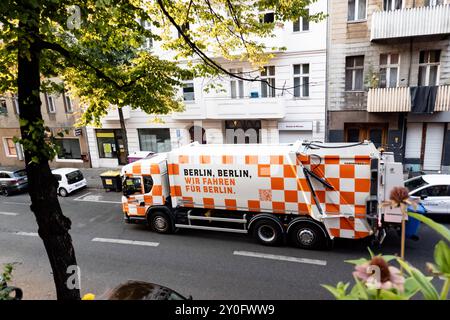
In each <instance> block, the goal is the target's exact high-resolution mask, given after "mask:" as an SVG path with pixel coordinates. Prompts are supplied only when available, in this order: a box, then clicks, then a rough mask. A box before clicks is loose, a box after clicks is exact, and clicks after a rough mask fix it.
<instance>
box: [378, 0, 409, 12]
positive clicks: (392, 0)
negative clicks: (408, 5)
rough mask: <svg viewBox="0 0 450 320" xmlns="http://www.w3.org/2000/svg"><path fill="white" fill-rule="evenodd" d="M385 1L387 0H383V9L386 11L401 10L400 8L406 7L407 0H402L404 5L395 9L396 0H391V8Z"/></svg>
mask: <svg viewBox="0 0 450 320" xmlns="http://www.w3.org/2000/svg"><path fill="white" fill-rule="evenodd" d="M385 1H386V0H383V10H384V11H394V10H400V9H403V8H405V0H401V1H402V5H401V6H400V9H395V0H391V5H390V8H386V7H385V5H384V4H385V3H384V2H385Z"/></svg>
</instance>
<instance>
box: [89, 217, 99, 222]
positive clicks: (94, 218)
mask: <svg viewBox="0 0 450 320" xmlns="http://www.w3.org/2000/svg"><path fill="white" fill-rule="evenodd" d="M100 217H101V216H95V217H93V218H90V219H89V222H94V221H95V220H97V219H98V218H100Z"/></svg>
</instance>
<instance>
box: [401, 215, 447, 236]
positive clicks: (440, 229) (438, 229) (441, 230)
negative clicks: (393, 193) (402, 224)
mask: <svg viewBox="0 0 450 320" xmlns="http://www.w3.org/2000/svg"><path fill="white" fill-rule="evenodd" d="M408 215H410V216H411V217H413V218H415V219H417V220H419V221H421V222H423V223H425V224H426V225H427V226H429V227H430V228H432V229H433V230H434V231H436V232H437V233H439V234H440V235H441V236H443V237H444V238H445V239H446V240H447V241H449V242H450V230H449V229H448V228H446V227H445V226H444V225H442V224H440V223H437V222H434V221H433V220H431V219H430V218H428V217H425V216H424V215H421V214H418V213H414V212H408Z"/></svg>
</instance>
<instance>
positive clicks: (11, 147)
mask: <svg viewBox="0 0 450 320" xmlns="http://www.w3.org/2000/svg"><path fill="white" fill-rule="evenodd" d="M3 142H4V147H5V153H6V156H7V157H17V149H16V144H15V143H14V140H13V138H3Z"/></svg>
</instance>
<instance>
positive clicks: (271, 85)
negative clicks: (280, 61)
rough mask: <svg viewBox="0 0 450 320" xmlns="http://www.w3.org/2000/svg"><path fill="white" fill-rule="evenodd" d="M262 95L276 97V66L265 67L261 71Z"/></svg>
mask: <svg viewBox="0 0 450 320" xmlns="http://www.w3.org/2000/svg"><path fill="white" fill-rule="evenodd" d="M261 80H263V81H262V82H261V97H263V98H267V97H275V67H274V66H269V67H264V70H263V71H262V72H261Z"/></svg>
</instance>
